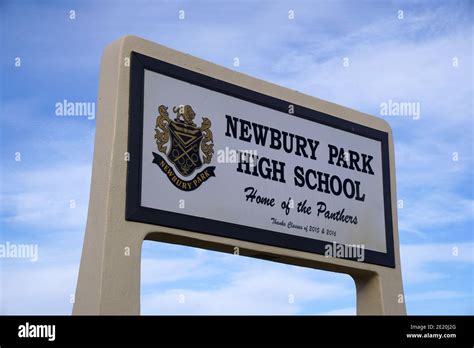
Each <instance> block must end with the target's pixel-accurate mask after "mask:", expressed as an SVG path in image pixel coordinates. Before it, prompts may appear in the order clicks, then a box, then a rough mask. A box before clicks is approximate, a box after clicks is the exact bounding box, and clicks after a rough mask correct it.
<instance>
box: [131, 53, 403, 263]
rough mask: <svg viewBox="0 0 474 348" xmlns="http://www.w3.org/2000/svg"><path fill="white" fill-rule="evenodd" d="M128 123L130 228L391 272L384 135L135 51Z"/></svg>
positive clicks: (390, 237) (390, 206) (385, 134)
mask: <svg viewBox="0 0 474 348" xmlns="http://www.w3.org/2000/svg"><path fill="white" fill-rule="evenodd" d="M129 118H130V119H129V128H128V133H129V134H128V135H129V137H128V151H129V153H130V161H129V162H128V168H127V187H126V219H127V220H129V221H136V222H143V223H148V224H156V225H162V226H167V227H174V228H178V229H183V230H188V231H195V232H200V233H205V234H211V235H215V236H221V237H228V238H233V239H237V240H244V241H250V242H256V243H260V244H264V245H270V246H276V247H283V248H288V249H292V250H299V251H304V252H309V253H316V254H321V255H328V253H329V252H331V253H332V254H331V256H335V257H340V258H345V259H350V260H354V261H359V262H364V263H370V264H377V265H381V266H386V267H395V259H394V241H393V226H392V205H391V202H392V197H391V194H392V193H391V192H390V168H389V144H388V141H389V140H388V134H387V133H386V132H384V131H381V130H379V129H375V128H370V127H368V126H365V125H361V124H358V123H354V122H351V121H348V120H346V119H343V118H338V117H337V115H336V116H333V115H328V114H325V113H323V112H320V111H316V110H312V109H309V108H307V107H303V106H300V105H295V104H294V103H290V102H288V101H285V100H281V99H277V98H274V97H271V96H269V95H265V94H262V93H259V92H256V91H252V90H249V89H246V88H243V87H241V86H238V85H235V84H230V83H227V82H225V81H222V80H219V79H216V78H213V77H211V76H208V75H205V74H200V73H198V72H196V71H191V70H187V69H186V68H184V67H180V66H177V65H173V64H170V63H167V62H164V61H161V60H159V59H156V58H153V57H150V56H146V55H143V54H140V53H137V52H132V53H131V67H130V109H129ZM130 233H133V232H130ZM338 250H344V251H345V252H341V253H340V254H339V253H338V252H337V251H338ZM347 251H349V252H347ZM360 251H362V253H361V252H360Z"/></svg>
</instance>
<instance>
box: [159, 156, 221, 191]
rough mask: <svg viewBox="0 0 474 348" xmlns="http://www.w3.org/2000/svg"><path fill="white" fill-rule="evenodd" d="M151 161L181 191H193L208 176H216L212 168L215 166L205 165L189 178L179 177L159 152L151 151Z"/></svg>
mask: <svg viewBox="0 0 474 348" xmlns="http://www.w3.org/2000/svg"><path fill="white" fill-rule="evenodd" d="M153 157H154V158H153V163H155V164H156V165H157V166H158V167H159V168H160V169H161V170H162V171H163V173H165V174H166V176H167V177H168V179H169V180H170V181H171V183H172V184H173V185H174V186H175V187H177V188H178V189H180V190H182V191H194V190H195V189H197V188H198V187H199V186H201V185H202V184H203V183H204V182H206V181H207V180H208V179H209V178H210V177H212V176H216V174H215V173H214V170H215V169H216V167H214V166H212V167H207V168H205V169H203V170H202V171H200V172H199V173H197V174H196V175H195V176H194V178H193V179H191V180H182V179H180V178H179V177H178V176H177V175H176V173H175V171H174V169H173V168H171V166H170V165H169V164H168V163H167V162H166V161H165V160H164V159H163V157H161V156H160V155H159V154H157V153H155V152H153Z"/></svg>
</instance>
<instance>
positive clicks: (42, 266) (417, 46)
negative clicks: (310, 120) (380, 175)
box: [0, 0, 474, 314]
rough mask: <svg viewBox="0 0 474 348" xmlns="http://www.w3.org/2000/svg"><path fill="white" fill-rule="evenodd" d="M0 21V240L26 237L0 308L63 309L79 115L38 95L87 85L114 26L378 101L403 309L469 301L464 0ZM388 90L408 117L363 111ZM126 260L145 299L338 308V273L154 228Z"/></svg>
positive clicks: (24, 7)
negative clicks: (392, 185)
mask: <svg viewBox="0 0 474 348" xmlns="http://www.w3.org/2000/svg"><path fill="white" fill-rule="evenodd" d="M71 10H73V11H75V19H70V11H71ZM180 10H184V13H185V19H184V20H180V19H179V11H180ZM290 10H293V11H294V19H289V18H288V14H289V11H290ZM399 11H403V18H402V19H400V18H398V17H400V12H399ZM0 25H1V42H0V59H1V62H0V64H1V79H0V81H1V103H0V107H1V133H0V137H1V138H0V142H1V167H0V175H1V181H0V182H1V184H0V185H1V186H0V195H1V201H0V202H1V203H0V204H1V206H0V231H1V235H0V243H5V242H6V241H9V242H10V243H17V244H21V243H26V244H31V243H33V244H37V245H38V247H39V260H38V261H37V262H31V261H30V260H27V259H14V258H1V259H0V279H1V285H0V313H1V314H70V313H71V309H72V304H71V302H70V296H71V294H73V293H74V290H75V285H76V280H77V273H78V267H79V261H80V253H81V249H82V240H83V236H84V228H85V223H86V213H87V206H88V196H89V187H90V177H91V165H92V154H93V146H94V134H95V120H88V119H87V118H86V117H58V116H56V115H55V104H56V103H57V102H62V101H63V100H64V99H66V100H68V101H74V102H95V101H96V95H97V88H98V77H99V62H100V57H101V53H102V50H103V48H104V47H105V46H106V45H107V44H108V43H110V42H112V41H114V40H116V39H118V38H119V37H121V36H123V35H128V34H133V35H137V36H141V37H144V38H146V39H149V40H152V41H155V42H158V43H161V44H163V45H165V46H168V47H171V48H174V49H177V50H180V51H183V52H186V53H189V54H192V55H194V56H197V57H199V58H203V59H206V60H209V61H211V62H214V63H217V64H220V65H223V66H225V67H228V68H230V69H236V70H238V71H240V72H243V73H246V74H249V75H252V76H255V77H258V78H261V79H264V80H267V81H270V82H273V83H276V84H280V85H283V86H285V87H288V88H291V89H295V90H298V91H301V92H303V93H306V94H309V95H312V96H315V97H318V98H321V99H325V100H328V101H331V102H335V103H338V104H341V105H344V106H347V107H350V108H354V109H356V110H360V111H363V112H366V113H369V114H373V115H375V116H379V117H383V118H384V119H386V120H387V121H388V122H389V123H390V125H391V126H392V128H393V132H394V139H395V150H396V172H397V188H398V199H399V200H402V201H403V207H400V208H399V233H400V239H401V256H402V275H403V281H404V288H405V295H406V303H407V310H408V313H409V314H474V292H473V290H474V273H473V272H474V271H473V269H474V267H473V263H474V241H473V228H472V224H473V210H474V204H473V187H474V185H473V177H474V176H473V174H474V173H473V168H474V166H473V129H474V127H473V126H474V121H473V120H474V118H473V116H474V115H473V99H474V98H473V97H474V93H473V92H474V91H473V65H472V62H473V2H472V1H449V2H445V1H396V2H391V1H297V2H283V1H250V0H247V1H241V2H237V1H228V2H224V1H202V2H199V3H198V4H197V3H196V2H191V1H189V2H181V1H179V2H178V1H134V2H133V3H132V2H126V1H56V2H52V1H43V2H36V1H5V0H0ZM235 57H238V58H239V61H240V66H238V67H235V66H234V65H233V63H234V58H235ZM16 58H20V59H21V66H15V59H16ZM344 58H348V62H349V65H348V66H344V65H343V62H344ZM454 62H457V64H453V63H454ZM389 100H392V101H395V102H414V103H419V105H420V110H421V114H420V118H419V119H416V120H415V119H414V118H413V117H407V116H404V117H401V116H381V115H380V105H381V103H384V102H388V101H389ZM17 153H20V156H21V161H16V160H15V154H17ZM456 159H457V160H456ZM71 200H74V202H75V207H74V208H70V203H71ZM455 250H457V253H456V252H454V251H455ZM142 268H143V270H142V278H143V279H142V312H143V313H146V314H152V313H153V314H160V313H165V314H181V313H190V314H195V313H200V314H207V313H210V314H219V313H222V314H232V313H235V314H353V313H354V312H355V286H354V284H353V281H352V279H351V278H349V277H348V276H345V275H339V274H332V273H327V272H323V271H315V270H308V269H303V268H297V267H292V266H287V265H281V264H274V263H270V262H266V261H260V260H253V259H248V258H243V257H236V256H233V255H226V254H219V253H213V252H208V251H203V250H198V249H192V248H187V247H179V246H172V245H166V244H161V243H154V242H145V244H144V248H143V257H142ZM180 295H184V298H185V301H184V303H180V302H182V301H179V299H180ZM181 298H182V297H181Z"/></svg>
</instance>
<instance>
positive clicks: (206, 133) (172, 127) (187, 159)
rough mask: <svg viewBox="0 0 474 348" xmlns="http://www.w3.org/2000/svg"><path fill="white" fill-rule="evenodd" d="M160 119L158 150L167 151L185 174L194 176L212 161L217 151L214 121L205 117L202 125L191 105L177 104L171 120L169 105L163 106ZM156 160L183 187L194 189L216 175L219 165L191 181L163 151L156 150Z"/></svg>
mask: <svg viewBox="0 0 474 348" xmlns="http://www.w3.org/2000/svg"><path fill="white" fill-rule="evenodd" d="M158 112H159V115H158V116H157V118H156V125H155V140H156V145H157V147H158V151H159V152H161V153H163V154H164V155H165V156H166V158H167V159H168V161H169V162H170V163H171V164H172V165H173V166H174V168H175V169H176V170H177V171H178V173H179V174H180V175H182V176H183V177H189V176H191V175H192V174H193V173H194V172H195V171H196V170H197V169H199V168H201V167H202V166H203V165H205V164H209V163H211V160H212V155H213V154H214V143H213V136H212V131H211V121H210V120H209V118H207V117H203V118H202V123H201V126H199V127H198V126H197V125H196V124H195V123H194V119H195V117H196V113H195V112H194V110H193V108H192V107H191V105H180V106H177V107H176V106H175V107H173V112H174V113H175V114H176V117H175V118H174V119H171V118H170V116H169V113H168V107H167V106H165V105H160V106H159V107H158ZM153 155H154V160H153V163H155V164H157V165H158V166H159V167H160V168H161V170H162V171H163V172H164V173H165V174H167V176H168V178H169V179H170V181H171V182H172V183H173V184H174V185H175V186H176V187H178V188H179V189H181V190H184V191H191V190H194V189H196V188H198V187H199V186H200V185H201V184H202V183H203V182H204V181H206V180H207V179H208V178H209V177H211V176H215V174H214V169H215V167H207V168H205V169H204V170H202V171H201V172H199V173H198V174H196V175H195V176H194V178H193V179H191V180H185V179H180V178H179V177H178V176H177V175H176V173H175V172H174V170H173V168H172V167H171V166H170V165H168V163H167V162H168V161H165V159H164V158H163V157H162V156H160V155H159V154H156V153H153Z"/></svg>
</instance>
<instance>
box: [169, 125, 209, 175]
mask: <svg viewBox="0 0 474 348" xmlns="http://www.w3.org/2000/svg"><path fill="white" fill-rule="evenodd" d="M169 131H170V138H171V144H170V149H169V152H168V154H167V157H168V159H169V160H170V161H171V162H172V163H173V164H174V165H175V168H176V169H177V170H178V172H179V173H180V174H181V175H183V176H189V175H191V173H193V172H194V171H195V170H196V169H198V168H200V167H202V161H201V156H200V153H199V151H200V148H201V141H202V137H203V134H202V132H201V130H200V129H199V128H197V127H195V126H192V125H187V124H185V123H184V122H183V121H171V122H170V124H169Z"/></svg>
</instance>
